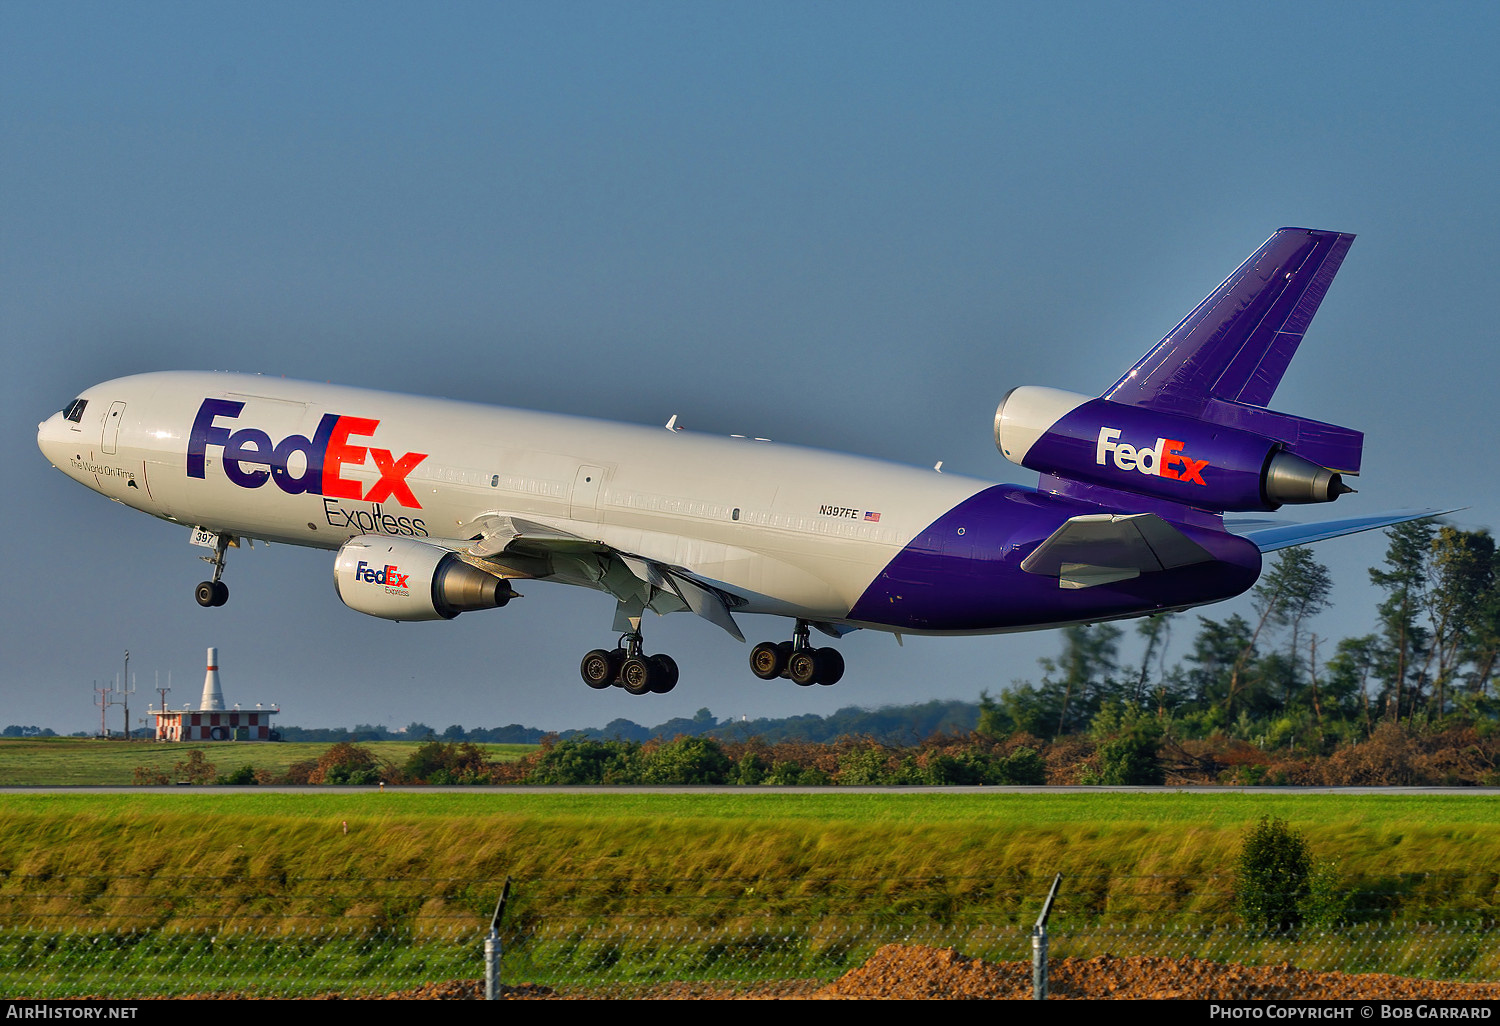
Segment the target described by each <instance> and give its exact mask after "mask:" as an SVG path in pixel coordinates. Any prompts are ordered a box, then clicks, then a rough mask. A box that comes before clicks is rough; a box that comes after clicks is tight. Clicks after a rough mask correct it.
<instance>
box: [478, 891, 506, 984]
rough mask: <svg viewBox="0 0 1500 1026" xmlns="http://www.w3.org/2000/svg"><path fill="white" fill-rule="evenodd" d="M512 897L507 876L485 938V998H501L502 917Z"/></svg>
mask: <svg viewBox="0 0 1500 1026" xmlns="http://www.w3.org/2000/svg"><path fill="white" fill-rule="evenodd" d="M508 897H510V877H508V876H507V877H506V878H505V887H504V888H502V889H501V891H500V900H499V901H497V902H496V903H495V914H494V915H493V916H491V917H490V935H489V936H488V937H486V938H485V939H484V999H485V1000H486V1001H499V1000H500V955H501V944H500V917H501V916H503V915H504V914H505V899H506V898H508Z"/></svg>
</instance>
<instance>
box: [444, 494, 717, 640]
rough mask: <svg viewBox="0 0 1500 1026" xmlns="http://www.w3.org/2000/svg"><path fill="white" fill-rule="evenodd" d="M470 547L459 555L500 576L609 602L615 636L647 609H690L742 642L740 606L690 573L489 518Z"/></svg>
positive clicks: (546, 529)
mask: <svg viewBox="0 0 1500 1026" xmlns="http://www.w3.org/2000/svg"><path fill="white" fill-rule="evenodd" d="M465 530H466V534H467V536H468V540H467V541H465V542H462V543H459V544H458V545H456V546H455V547H456V549H457V551H459V552H460V553H462V554H464V555H466V556H468V557H471V558H472V559H473V560H474V561H475V562H477V563H480V564H482V565H484V566H486V567H488V568H489V569H491V570H492V571H494V572H495V573H498V574H500V575H501V576H502V577H531V578H537V579H551V580H561V581H565V582H567V583H570V584H581V585H584V586H586V587H592V588H596V589H598V590H599V591H604V592H608V593H609V594H610V595H613V596H614V598H615V600H616V601H617V602H618V603H619V606H618V608H617V609H616V611H615V629H616V630H619V631H621V632H622V633H623V632H625V631H628V630H630V629H631V626H630V622H629V621H630V618H631V617H639V616H640V615H641V613H642V612H643V611H644V610H647V609H650V610H652V611H653V612H656V613H673V612H679V611H682V610H689V609H690V610H692V611H693V612H694V613H697V614H698V615H699V616H701V617H703V619H705V620H707V621H708V622H709V623H712V624H714V625H715V626H717V627H719V628H721V629H722V630H724V631H725V632H726V633H727V634H729V635H730V637H732V638H734V639H735V640H737V641H744V640H745V636H744V634H742V633H741V632H740V628H739V625H738V624H736V623H735V620H734V616H733V615H732V614H731V609H732V608H733V607H735V606H740V605H743V604H744V600H743V599H742V598H741V597H740V596H737V595H734V594H733V593H731V592H728V591H725V590H724V589H723V588H722V587H721V586H719V585H718V584H716V583H715V582H712V581H709V580H707V579H705V578H703V577H700V576H698V575H697V574H695V573H693V572H692V571H691V570H688V569H687V568H685V567H680V566H671V565H668V564H666V563H662V562H660V561H658V560H654V559H651V558H649V557H647V556H642V555H638V554H636V553H632V552H623V551H621V550H619V549H615V548H613V547H612V546H609V545H605V544H604V543H602V542H598V541H593V540H590V539H588V538H585V537H583V536H582V535H579V534H575V533H573V532H571V531H567V530H563V529H562V528H558V527H554V526H552V525H550V524H547V523H544V522H542V521H539V520H533V519H527V518H524V517H519V516H513V515H511V514H508V513H498V512H497V513H486V514H483V515H482V516H479V517H477V518H475V519H474V520H473V521H470V522H469V523H468V524H467V525H465Z"/></svg>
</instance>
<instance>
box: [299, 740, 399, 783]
mask: <svg viewBox="0 0 1500 1026" xmlns="http://www.w3.org/2000/svg"><path fill="white" fill-rule="evenodd" d="M380 779H381V766H380V763H379V762H378V760H376V758H375V756H374V754H373V753H371V751H370V750H369V749H368V748H363V747H361V746H359V745H356V744H353V743H351V742H349V741H340V742H339V743H338V744H336V745H332V746H331V747H329V749H328V750H327V751H326V752H324V753H323V754H322V756H321V757H319V759H318V765H317V768H316V769H314V770H313V771H312V773H310V774H309V775H308V778H307V782H308V783H309V784H378V783H380Z"/></svg>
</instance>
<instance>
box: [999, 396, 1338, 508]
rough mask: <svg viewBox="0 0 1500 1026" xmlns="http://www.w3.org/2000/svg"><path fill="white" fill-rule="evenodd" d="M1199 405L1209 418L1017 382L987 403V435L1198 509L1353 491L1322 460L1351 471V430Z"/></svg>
mask: <svg viewBox="0 0 1500 1026" xmlns="http://www.w3.org/2000/svg"><path fill="white" fill-rule="evenodd" d="M1205 414H1206V415H1207V416H1211V417H1213V418H1214V419H1212V420H1208V419H1198V418H1195V417H1187V416H1182V415H1180V414H1172V413H1163V412H1160V411H1158V410H1150V409H1144V408H1142V407H1139V406H1129V405H1125V404H1122V403H1115V402H1110V401H1109V400H1107V399H1091V398H1089V397H1088V396H1083V395H1077V394H1075V393H1072V392H1064V391H1061V390H1059V389H1055V388H1042V387H1037V386H1026V387H1023V388H1017V389H1013V390H1012V391H1011V392H1010V393H1009V394H1008V395H1007V396H1006V397H1005V399H1004V400H1003V401H1002V402H1001V403H1000V407H999V409H997V410H996V411H995V444H996V445H997V446H998V447H999V449H1000V452H1001V454H1002V455H1003V456H1005V458H1006V459H1008V460H1010V461H1011V462H1012V463H1018V464H1020V465H1021V466H1023V467H1027V468H1030V469H1031V470H1036V471H1040V472H1042V473H1044V474H1056V475H1058V476H1060V477H1064V478H1068V479H1070V480H1074V481H1082V482H1085V483H1088V484H1095V485H1102V486H1104V487H1107V488H1115V489H1120V490H1122V491H1130V492H1135V493H1137V494H1140V495H1149V496H1152V497H1154V498H1160V499H1167V500H1169V501H1172V502H1180V503H1183V504H1184V505H1188V506H1194V507H1197V508H1199V509H1208V510H1220V511H1224V510H1236V511H1243V510H1274V509H1277V508H1279V507H1280V506H1281V505H1282V504H1283V503H1289V502H1290V503H1307V502H1332V501H1333V500H1334V499H1337V498H1338V497H1339V496H1340V495H1342V494H1344V493H1345V492H1350V491H1353V489H1352V488H1349V487H1348V486H1347V485H1345V484H1344V483H1343V477H1342V474H1341V473H1340V471H1339V470H1335V469H1330V468H1329V466H1325V465H1324V460H1325V459H1328V458H1334V459H1338V460H1340V461H1342V462H1343V463H1344V467H1343V469H1344V470H1345V471H1346V472H1349V473H1357V472H1358V470H1359V450H1360V447H1361V445H1362V441H1363V436H1361V435H1360V434H1359V433H1358V432H1355V431H1350V430H1348V429H1347V428H1340V427H1336V426H1334V425H1331V424H1321V423H1319V422H1317V421H1313V420H1306V419H1304V418H1300V417H1291V416H1288V415H1286V414H1281V413H1275V412H1273V411H1270V410H1266V409H1264V408H1261V407H1250V406H1244V405H1241V404H1238V403H1222V402H1211V404H1210V406H1209V407H1208V408H1207V409H1206V410H1205ZM1247 424H1248V425H1253V426H1254V427H1255V428H1258V429H1260V430H1247V429H1246V427H1245V426H1243V425H1247ZM1299 450H1300V451H1301V453H1302V454H1299ZM1309 457H1312V458H1309ZM1315 459H1316V460H1318V462H1314V460H1315ZM1335 465H1337V464H1335Z"/></svg>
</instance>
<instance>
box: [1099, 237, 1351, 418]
mask: <svg viewBox="0 0 1500 1026" xmlns="http://www.w3.org/2000/svg"><path fill="white" fill-rule="evenodd" d="M1353 242H1354V236H1353V235H1346V234H1342V233H1340V232H1327V231H1315V230H1312V229H1308V228H1282V229H1280V230H1279V231H1277V232H1276V234H1275V235H1272V236H1271V237H1270V238H1269V239H1267V240H1266V241H1265V243H1264V245H1262V246H1261V247H1260V249H1257V250H1256V251H1255V252H1254V253H1253V254H1251V256H1250V258H1249V259H1248V260H1246V261H1245V262H1244V263H1243V264H1241V265H1240V266H1239V267H1238V268H1237V269H1236V270H1235V272H1234V273H1233V274H1231V275H1230V276H1229V277H1228V278H1226V279H1225V280H1224V283H1223V284H1222V285H1220V286H1219V287H1218V288H1216V289H1214V290H1213V291H1212V292H1210V293H1209V294H1208V297H1207V298H1206V299H1204V300H1203V302H1201V303H1199V304H1198V308H1197V309H1196V310H1194V311H1193V312H1192V313H1190V314H1188V315H1187V317H1185V318H1184V319H1183V321H1182V323H1181V324H1179V325H1177V327H1175V328H1173V329H1172V330H1171V332H1169V333H1168V335H1167V337H1166V338H1164V339H1162V340H1161V342H1160V343H1158V344H1157V346H1156V348H1154V349H1152V350H1151V352H1149V353H1147V354H1146V356H1145V357H1144V358H1143V359H1142V360H1141V361H1140V363H1137V364H1136V365H1135V366H1134V367H1132V368H1131V369H1130V372H1129V373H1128V374H1126V375H1125V376H1124V377H1123V378H1121V379H1120V380H1119V381H1118V382H1116V383H1115V385H1114V387H1113V388H1111V389H1110V390H1109V391H1108V392H1106V393H1104V398H1106V399H1109V400H1110V401H1112V402H1117V403H1124V404H1126V405H1129V406H1143V407H1145V408H1147V409H1151V410H1157V411H1160V412H1162V413H1181V414H1185V415H1187V416H1190V417H1198V416H1202V414H1203V411H1204V407H1205V406H1206V405H1207V404H1208V401H1209V400H1210V399H1219V400H1222V401H1225V402H1231V403H1244V404H1246V405H1250V406H1264V405H1266V404H1267V403H1269V402H1270V401H1271V396H1272V395H1274V394H1275V392H1276V386H1277V385H1278V384H1280V383H1281V376H1282V374H1284V373H1285V372H1286V368H1287V364H1289V363H1291V360H1292V356H1293V355H1294V354H1295V353H1296V352H1297V345H1298V343H1300V342H1301V341H1302V335H1303V333H1304V332H1306V331H1307V326H1308V324H1309V323H1310V322H1311V321H1312V318H1313V314H1315V313H1317V312H1318V304H1320V303H1321V302H1322V301H1323V296H1324V294H1326V293H1327V292H1328V286H1329V285H1330V284H1332V282H1333V276H1334V275H1335V274H1337V273H1338V269H1339V265H1340V264H1341V263H1343V260H1344V254H1345V253H1347V252H1349V247H1350V245H1352V244H1353Z"/></svg>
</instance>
